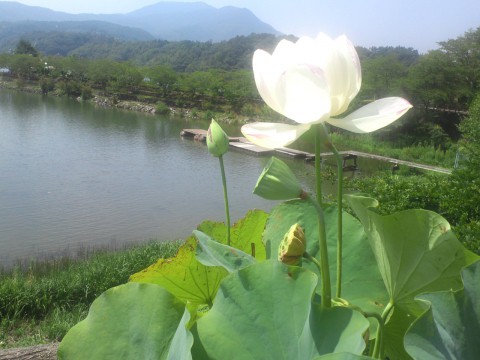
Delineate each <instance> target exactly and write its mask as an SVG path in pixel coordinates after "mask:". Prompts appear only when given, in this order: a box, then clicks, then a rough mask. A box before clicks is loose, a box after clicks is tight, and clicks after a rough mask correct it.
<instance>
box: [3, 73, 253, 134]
mask: <svg viewBox="0 0 480 360" xmlns="http://www.w3.org/2000/svg"><path fill="white" fill-rule="evenodd" d="M15 80H16V79H9V80H8V81H7V80H5V77H0V89H7V90H12V91H19V92H25V93H29V94H36V95H44V96H54V97H59V98H70V99H74V100H76V101H78V102H91V103H92V104H94V105H95V106H98V107H102V108H112V109H120V110H126V111H135V112H142V113H146V114H151V115H157V107H156V105H155V104H151V103H148V102H142V101H138V100H118V99H116V98H115V95H114V94H112V95H111V96H107V95H100V94H99V93H94V94H93V96H92V98H90V99H87V100H85V99H82V98H81V97H77V98H71V97H68V96H67V95H62V94H59V93H58V92H57V91H50V92H48V93H47V94H44V93H43V92H42V90H41V89H40V87H39V84H38V83H37V82H35V81H30V82H29V83H28V84H26V85H24V86H22V87H18V85H17V83H16V81H15ZM165 106H166V109H168V111H166V112H165V113H164V114H165V115H169V116H173V117H177V116H178V117H181V118H184V119H206V117H208V116H207V115H211V114H213V115H214V118H215V120H216V121H217V122H219V123H222V124H238V125H243V124H246V123H248V122H251V121H253V120H252V119H251V118H250V117H248V116H244V115H240V114H235V115H234V116H231V115H232V114H226V113H222V112H214V111H211V110H200V109H197V108H182V107H173V106H168V105H165ZM206 120H210V119H206Z"/></svg>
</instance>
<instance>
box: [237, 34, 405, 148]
mask: <svg viewBox="0 0 480 360" xmlns="http://www.w3.org/2000/svg"><path fill="white" fill-rule="evenodd" d="M253 72H254V75H255V83H256V84H257V89H258V91H259V93H260V95H261V96H262V98H263V100H264V101H265V102H266V103H267V105H268V106H270V107H271V108H272V109H273V110H275V111H277V112H279V113H280V114H282V115H284V116H286V117H288V118H289V119H291V120H294V121H295V122H297V123H299V125H288V124H278V123H252V124H247V125H244V126H243V127H242V133H243V134H244V135H245V137H246V138H247V139H249V140H250V141H252V142H253V143H255V144H257V145H260V146H263V147H266V148H278V147H282V146H286V145H288V144H291V143H292V142H293V141H295V140H296V139H297V138H298V137H300V136H301V135H302V134H303V133H304V132H306V131H307V130H308V129H309V128H310V126H311V125H312V124H317V123H321V122H328V123H330V124H332V125H334V126H337V127H340V128H343V129H346V130H348V131H352V132H356V133H367V132H372V131H375V130H378V129H380V128H382V127H384V126H387V125H389V124H390V123H392V122H393V121H395V120H397V119H398V118H399V117H400V116H402V115H403V114H405V113H406V112H407V111H408V109H410V108H411V107H412V105H411V104H410V103H409V102H408V101H407V100H405V99H402V98H399V97H389V98H384V99H380V100H377V101H374V102H372V103H370V104H368V105H366V106H364V107H362V108H360V109H358V110H356V111H354V112H353V113H351V114H349V115H348V116H346V117H345V118H343V119H338V118H333V117H335V116H338V115H340V114H342V113H343V112H345V111H346V110H347V108H348V105H349V104H350V102H351V101H352V100H353V98H354V97H355V96H356V95H357V93H358V91H359V90H360V85H361V82H362V75H361V69H360V61H359V59H358V55H357V52H356V51H355V48H354V46H353V44H352V43H351V42H350V40H348V39H347V37H346V36H344V35H342V36H340V37H338V38H336V39H331V38H329V37H328V36H327V35H325V34H319V35H318V36H317V38H316V39H312V38H309V37H301V38H300V39H299V40H298V41H297V42H296V43H292V42H290V41H288V40H282V41H280V42H279V43H278V45H277V47H276V48H275V50H274V52H273V54H272V55H270V54H269V53H267V52H266V51H264V50H257V51H255V54H254V56H253Z"/></svg>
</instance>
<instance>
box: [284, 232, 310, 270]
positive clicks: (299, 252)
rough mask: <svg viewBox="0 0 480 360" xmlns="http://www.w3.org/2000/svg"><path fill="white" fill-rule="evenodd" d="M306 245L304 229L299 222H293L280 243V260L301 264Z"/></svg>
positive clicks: (290, 263)
mask: <svg viewBox="0 0 480 360" xmlns="http://www.w3.org/2000/svg"><path fill="white" fill-rule="evenodd" d="M306 247H307V242H306V240H305V233H304V232H303V229H302V228H301V227H300V225H299V224H298V223H297V224H293V225H292V226H291V227H290V229H289V230H288V232H287V233H286V234H285V237H284V238H283V240H282V242H281V243H280V246H279V248H278V260H280V261H281V262H282V263H284V264H287V265H294V266H298V265H301V263H302V257H303V254H304V253H305V251H306Z"/></svg>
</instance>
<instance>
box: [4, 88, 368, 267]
mask: <svg viewBox="0 0 480 360" xmlns="http://www.w3.org/2000/svg"><path fill="white" fill-rule="evenodd" d="M196 127H198V128H203V129H206V128H207V127H208V122H202V121H188V120H185V119H181V118H170V117H163V118H162V117H159V116H152V115H147V114H141V113H136V112H127V111H121V110H115V109H102V108H98V107H95V106H93V105H92V104H90V103H80V102H77V101H74V100H67V99H59V98H54V97H43V96H37V95H31V94H23V93H19V92H11V91H7V90H0V265H3V266H7V267H8V266H10V265H12V264H13V263H14V262H15V261H18V260H22V259H23V260H24V259H28V258H42V257H45V256H46V257H51V256H58V255H74V254H75V253H76V252H77V251H80V250H82V249H85V248H86V247H87V248H88V247H93V246H99V245H106V246H110V247H117V246H121V245H122V244H125V243H131V242H137V241H146V240H149V239H159V240H172V239H177V238H185V237H187V236H189V235H190V234H191V232H192V230H193V229H194V228H195V227H196V226H197V225H198V224H199V223H200V222H201V221H202V220H205V219H211V220H216V221H224V207H223V195H222V187H221V178H220V170H219V167H218V160H217V159H216V158H213V157H211V156H210V155H209V154H208V152H207V148H206V146H205V144H203V143H199V142H196V141H193V140H188V139H183V138H181V137H180V135H179V134H180V131H181V129H183V128H196ZM224 128H225V130H226V131H227V133H228V134H229V135H239V130H238V128H236V127H224ZM267 161H268V158H267V157H255V156H252V155H248V154H245V153H242V152H235V151H230V152H229V153H227V154H226V155H225V166H226V173H227V182H228V191H229V200H230V207H231V214H232V220H235V219H239V218H240V217H242V216H243V215H244V214H245V213H246V212H247V211H248V210H249V209H252V208H260V209H264V210H266V211H268V210H269V209H270V208H271V207H272V206H273V205H275V204H274V203H272V202H270V201H264V200H262V199H260V198H258V197H256V196H254V195H253V194H252V190H253V187H254V185H255V182H256V180H257V178H258V176H259V174H260V173H261V171H262V169H263V167H264V165H265V164H266V162H267ZM286 161H287V163H289V164H290V165H291V166H292V167H293V169H294V171H295V173H296V174H298V176H299V178H300V180H301V182H302V183H303V184H304V186H305V187H306V189H307V190H311V189H313V188H314V178H313V170H314V169H313V166H312V165H311V164H307V163H305V162H304V161H301V160H286ZM362 166H364V165H362V163H360V167H362ZM366 167H367V165H365V168H366ZM327 186H329V184H327Z"/></svg>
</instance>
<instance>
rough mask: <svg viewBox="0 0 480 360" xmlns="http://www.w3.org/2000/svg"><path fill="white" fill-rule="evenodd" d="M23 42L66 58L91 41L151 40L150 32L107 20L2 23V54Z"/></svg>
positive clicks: (0, 36) (0, 40)
mask: <svg viewBox="0 0 480 360" xmlns="http://www.w3.org/2000/svg"><path fill="white" fill-rule="evenodd" d="M20 39H25V40H29V41H30V42H31V43H32V44H34V46H35V47H36V48H37V49H38V50H39V51H40V52H42V53H44V54H47V55H67V54H68V53H69V52H70V51H72V50H74V49H76V48H78V47H80V46H82V45H85V44H87V43H91V42H100V41H108V40H111V39H114V40H120V41H149V40H154V39H155V37H154V36H153V35H151V34H150V33H148V32H146V31H144V30H141V29H137V28H131V27H127V26H121V25H117V24H112V23H108V22H105V21H21V22H13V23H12V22H0V52H5V51H10V50H11V49H14V48H15V47H16V45H17V43H18V41H19V40H20Z"/></svg>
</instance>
